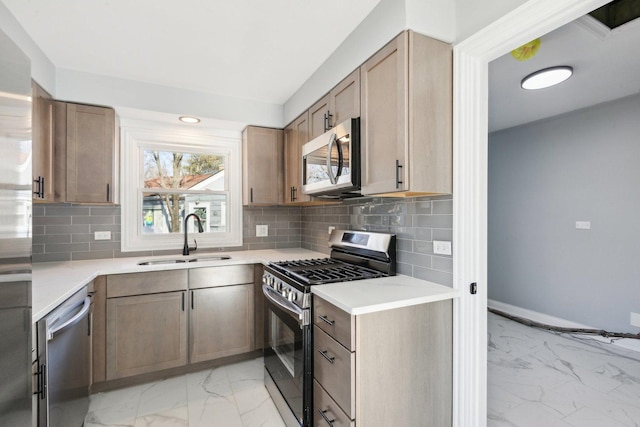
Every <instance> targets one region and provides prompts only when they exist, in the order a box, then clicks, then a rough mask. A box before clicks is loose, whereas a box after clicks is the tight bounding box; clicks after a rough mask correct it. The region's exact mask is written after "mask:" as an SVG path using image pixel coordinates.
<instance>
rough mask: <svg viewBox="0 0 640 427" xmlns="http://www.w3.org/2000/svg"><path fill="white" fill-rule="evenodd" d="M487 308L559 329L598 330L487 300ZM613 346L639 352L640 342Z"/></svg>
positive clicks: (626, 341) (621, 341)
mask: <svg viewBox="0 0 640 427" xmlns="http://www.w3.org/2000/svg"><path fill="white" fill-rule="evenodd" d="M487 306H488V307H489V308H494V309H496V310H500V311H504V312H505V313H508V314H511V315H514V316H518V317H523V318H525V319H529V320H533V321H534V322H539V323H544V324H545V325H552V326H559V327H561V328H576V329H600V328H596V327H594V326H589V325H583V324H582V323H576V322H572V321H571V320H567V319H563V318H561V317H555V316H551V315H549V314H545V313H540V312H538V311H533V310H529V309H527V308H522V307H518V306H516V305H511V304H507V303H504V302H500V301H496V300H492V299H489V300H487ZM589 337H590V338H593V339H596V340H598V341H601V342H606V343H611V339H610V338H605V337H602V336H599V335H589ZM613 344H615V345H617V346H619V347H623V348H626V349H628V350H633V351H638V352H640V340H636V339H633V338H619V339H615V341H613Z"/></svg>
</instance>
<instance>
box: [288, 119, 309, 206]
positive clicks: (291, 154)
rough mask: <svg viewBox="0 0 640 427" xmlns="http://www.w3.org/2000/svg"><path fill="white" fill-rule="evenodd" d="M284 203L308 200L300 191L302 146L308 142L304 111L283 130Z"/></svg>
mask: <svg viewBox="0 0 640 427" xmlns="http://www.w3.org/2000/svg"><path fill="white" fill-rule="evenodd" d="M284 132H285V137H284V145H285V147H284V152H285V158H284V160H285V161H284V171H285V188H284V201H285V203H301V202H308V201H310V200H311V197H310V196H308V195H306V194H304V193H303V192H302V146H303V145H304V144H306V143H307V142H309V114H308V112H305V113H304V114H302V115H301V116H300V117H298V118H297V119H296V120H295V121H294V122H293V123H291V124H290V125H289V126H287V128H286V129H285V130H284Z"/></svg>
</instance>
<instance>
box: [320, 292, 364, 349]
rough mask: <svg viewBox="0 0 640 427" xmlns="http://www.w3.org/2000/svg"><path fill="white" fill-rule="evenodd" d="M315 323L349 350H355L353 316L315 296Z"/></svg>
mask: <svg viewBox="0 0 640 427" xmlns="http://www.w3.org/2000/svg"><path fill="white" fill-rule="evenodd" d="M313 323H314V324H315V325H317V326H318V327H319V328H320V329H322V330H323V331H325V332H326V333H327V334H329V335H331V337H332V338H333V339H335V340H336V341H338V342H339V343H340V344H342V345H343V346H345V347H346V348H347V349H349V350H354V345H353V344H352V339H353V338H354V337H355V334H354V333H353V326H352V325H353V323H352V322H351V315H350V314H349V313H347V312H346V311H344V310H341V309H339V308H338V307H336V306H335V305H333V304H330V303H328V302H327V301H325V300H323V299H322V298H318V297H316V296H314V297H313Z"/></svg>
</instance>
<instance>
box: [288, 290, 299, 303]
mask: <svg viewBox="0 0 640 427" xmlns="http://www.w3.org/2000/svg"><path fill="white" fill-rule="evenodd" d="M287 299H288V300H289V301H291V302H296V300H297V299H298V295H297V294H296V293H295V292H290V293H289V295H288V296H287Z"/></svg>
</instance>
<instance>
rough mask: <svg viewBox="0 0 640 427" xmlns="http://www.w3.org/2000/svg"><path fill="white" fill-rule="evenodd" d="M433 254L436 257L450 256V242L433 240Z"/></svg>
mask: <svg viewBox="0 0 640 427" xmlns="http://www.w3.org/2000/svg"><path fill="white" fill-rule="evenodd" d="M433 253H434V254H436V255H451V242H448V241H444V240H434V241H433Z"/></svg>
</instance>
